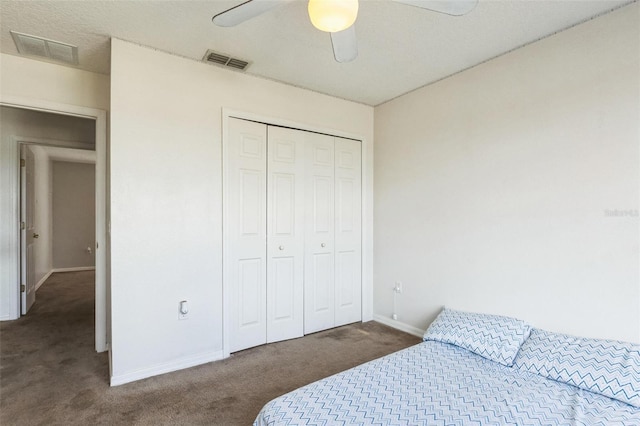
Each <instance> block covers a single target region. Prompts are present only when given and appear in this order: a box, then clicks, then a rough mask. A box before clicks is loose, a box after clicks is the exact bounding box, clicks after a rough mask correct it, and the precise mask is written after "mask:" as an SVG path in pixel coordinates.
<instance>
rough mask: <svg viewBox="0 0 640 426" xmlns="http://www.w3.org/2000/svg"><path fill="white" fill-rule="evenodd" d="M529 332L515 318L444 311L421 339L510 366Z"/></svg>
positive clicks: (526, 325) (450, 310)
mask: <svg viewBox="0 0 640 426" xmlns="http://www.w3.org/2000/svg"><path fill="white" fill-rule="evenodd" d="M529 330H530V327H529V325H528V324H526V323H525V322H524V321H520V320H518V319H515V318H509V317H503V316H498V315H488V314H476V313H471V312H462V311H454V310H453V309H447V308H444V309H443V310H442V312H440V314H439V315H438V317H437V318H436V319H435V321H433V323H431V325H430V326H429V328H428V329H427V331H426V332H425V333H424V338H423V340H436V341H440V342H444V343H450V344H452V345H456V346H460V347H462V348H465V349H467V350H470V351H471V352H474V353H476V354H478V355H480V356H482V357H485V358H487V359H490V360H491V361H495V362H499V363H500V364H503V365H506V366H507V367H510V366H511V365H512V364H513V360H514V358H515V357H516V355H517V354H518V350H519V349H520V345H522V342H524V340H525V339H526V338H527V337H528V336H529Z"/></svg>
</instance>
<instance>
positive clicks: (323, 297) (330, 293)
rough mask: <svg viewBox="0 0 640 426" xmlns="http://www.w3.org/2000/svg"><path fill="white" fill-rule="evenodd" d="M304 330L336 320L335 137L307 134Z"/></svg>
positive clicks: (313, 330) (315, 328)
mask: <svg viewBox="0 0 640 426" xmlns="http://www.w3.org/2000/svg"><path fill="white" fill-rule="evenodd" d="M306 152H307V155H306V157H307V159H306V167H305V172H306V177H305V180H306V192H305V197H306V216H305V229H306V232H305V282H304V285H305V297H304V318H305V322H304V332H305V334H308V333H313V332H316V331H320V330H325V329H327V328H331V327H333V326H334V323H335V318H334V316H335V285H334V276H335V271H334V268H335V259H334V230H335V219H334V207H335V206H334V140H333V137H331V136H326V135H319V134H315V133H307V137H306Z"/></svg>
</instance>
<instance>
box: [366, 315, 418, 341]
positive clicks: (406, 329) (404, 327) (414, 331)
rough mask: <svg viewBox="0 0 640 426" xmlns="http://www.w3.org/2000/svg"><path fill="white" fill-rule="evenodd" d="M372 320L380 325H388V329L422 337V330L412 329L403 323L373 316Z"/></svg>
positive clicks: (412, 327)
mask: <svg viewBox="0 0 640 426" xmlns="http://www.w3.org/2000/svg"><path fill="white" fill-rule="evenodd" d="M373 320H374V321H376V322H379V323H380V324H384V325H388V326H389V327H393V328H395V329H397V330H400V331H404V332H405V333H409V334H413V335H414V336H418V337H422V336H424V330H420V329H419V328H417V327H414V326H412V325H409V324H405V323H403V322H400V321H397V320H394V319H391V318H387V317H385V316H383V315H378V314H375V315H374V316H373Z"/></svg>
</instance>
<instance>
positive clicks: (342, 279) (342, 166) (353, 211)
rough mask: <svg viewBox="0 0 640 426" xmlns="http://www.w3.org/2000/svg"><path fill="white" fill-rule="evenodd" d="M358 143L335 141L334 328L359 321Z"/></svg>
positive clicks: (359, 148) (360, 253)
mask: <svg viewBox="0 0 640 426" xmlns="http://www.w3.org/2000/svg"><path fill="white" fill-rule="evenodd" d="M361 170H362V166H361V143H360V142H358V141H353V140H350V139H342V138H335V191H336V195H335V203H336V206H335V226H336V228H335V258H336V269H335V309H336V312H335V319H336V321H335V326H336V327H337V326H340V325H344V324H349V323H352V322H356V321H361V320H362V248H361V246H362V205H361V204H362V202H361V199H362V194H361V193H362V178H361Z"/></svg>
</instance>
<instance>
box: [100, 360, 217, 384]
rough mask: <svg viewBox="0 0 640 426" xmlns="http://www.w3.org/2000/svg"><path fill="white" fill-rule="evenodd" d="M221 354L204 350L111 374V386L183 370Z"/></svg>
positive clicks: (204, 362)
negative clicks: (149, 365)
mask: <svg viewBox="0 0 640 426" xmlns="http://www.w3.org/2000/svg"><path fill="white" fill-rule="evenodd" d="M222 355H223V354H222V351H217V352H205V353H203V354H198V355H193V356H188V357H184V358H180V359H177V360H175V361H171V362H165V363H163V364H157V365H154V366H151V367H148V368H142V369H140V370H135V371H131V372H129V373H124V374H118V375H116V376H111V386H119V385H123V384H125V383H130V382H134V381H136V380H140V379H146V378H147V377H152V376H157V375H160V374H166V373H171V372H172V371H178V370H183V369H185V368H189V367H195V366H196V365H200V364H206V363H208V362H212V361H218V360H220V359H222V358H223V357H222Z"/></svg>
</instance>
